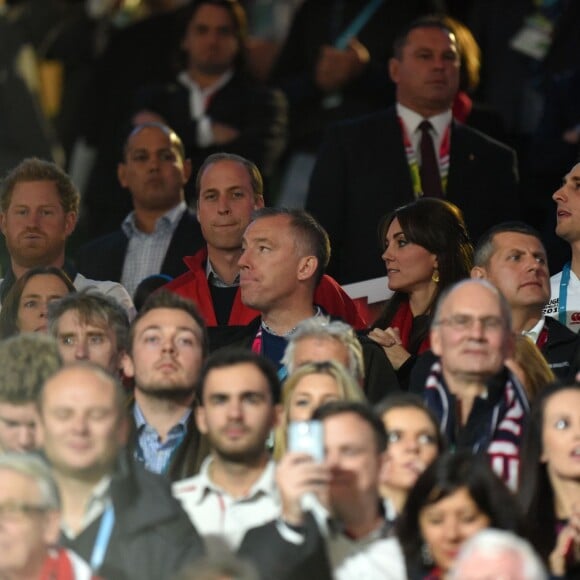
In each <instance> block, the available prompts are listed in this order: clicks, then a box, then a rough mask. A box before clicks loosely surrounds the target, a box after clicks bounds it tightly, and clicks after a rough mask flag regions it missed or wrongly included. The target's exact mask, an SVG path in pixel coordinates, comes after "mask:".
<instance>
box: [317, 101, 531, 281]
mask: <svg viewBox="0 0 580 580" xmlns="http://www.w3.org/2000/svg"><path fill="white" fill-rule="evenodd" d="M517 183H518V177H517V169H516V155H515V152H514V151H512V150H511V149H509V148H508V147H506V146H504V145H502V144H500V143H498V142H497V141H494V140H493V139H491V138H489V137H487V136H486V135H484V134H483V133H479V132H478V131H476V130H474V129H471V128H469V127H466V126H464V125H461V124H459V123H457V122H453V125H452V130H451V153H450V167H449V175H448V186H447V196H446V197H447V199H448V200H449V201H451V202H453V203H454V204H456V205H458V206H459V207H460V208H461V210H462V211H463V214H464V217H465V221H466V223H467V227H468V229H469V232H470V234H471V237H472V238H473V240H474V241H476V240H477V238H478V237H479V236H480V235H481V234H482V233H483V232H484V231H485V230H487V229H488V228H489V227H490V226H492V225H494V224H496V223H498V222H501V221H505V220H508V219H518V218H519V216H520V209H519V200H518V197H517ZM413 199H414V195H413V187H412V183H411V175H410V172H409V166H408V164H407V158H406V156H405V150H404V147H403V140H402V136H401V129H400V126H399V123H398V120H397V113H396V109H395V108H394V107H392V108H390V109H387V110H386V111H382V112H380V113H376V114H374V115H369V116H367V117H363V118H360V119H356V120H353V121H347V122H344V123H340V124H337V125H334V126H333V127H331V128H330V129H329V131H328V133H327V135H326V139H325V141H324V143H323V145H322V147H321V150H320V152H319V156H318V160H317V162H316V166H315V168H314V172H313V174H312V179H311V182H310V190H309V195H308V200H307V203H306V209H308V210H309V211H310V212H312V213H313V215H314V216H315V217H316V218H317V219H318V220H319V221H320V223H321V224H322V225H323V226H324V227H325V229H326V230H327V232H328V234H329V236H330V241H331V244H332V257H331V263H330V266H329V268H328V270H327V271H328V273H329V274H330V275H331V276H333V277H334V278H336V279H337V280H338V282H339V283H341V284H346V283H350V282H358V281H361V280H367V279H369V278H377V277H379V276H384V275H385V267H384V264H383V263H382V260H381V253H382V250H381V246H380V243H379V240H378V235H377V228H378V225H379V223H380V220H381V218H382V216H384V215H386V214H388V213H390V212H391V211H393V210H394V209H396V208H397V207H399V206H401V205H404V204H406V203H409V202H411V201H413Z"/></svg>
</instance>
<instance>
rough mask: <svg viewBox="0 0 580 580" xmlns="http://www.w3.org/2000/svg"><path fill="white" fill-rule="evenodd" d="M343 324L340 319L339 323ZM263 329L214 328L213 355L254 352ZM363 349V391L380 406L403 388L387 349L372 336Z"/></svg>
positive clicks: (363, 341) (252, 326)
mask: <svg viewBox="0 0 580 580" xmlns="http://www.w3.org/2000/svg"><path fill="white" fill-rule="evenodd" d="M337 320H340V319H337ZM259 328H260V317H259V316H258V317H257V318H254V320H252V322H250V323H249V324H248V325H246V326H210V327H208V329H207V332H208V335H209V344H210V352H215V351H216V350H221V349H227V348H247V349H251V348H252V344H253V342H254V338H255V336H256V333H257V332H258V329H259ZM357 336H358V339H359V341H360V343H361V346H362V351H363V363H364V371H365V379H364V384H363V390H364V392H365V395H366V396H367V399H368V400H369V401H370V402H371V403H377V402H378V401H381V400H382V399H383V398H385V397H386V396H387V395H390V394H393V393H398V392H399V391H400V390H401V388H400V386H399V381H398V380H397V374H396V373H395V371H394V369H393V367H392V365H391V363H390V362H389V359H388V358H387V357H386V356H385V353H384V352H383V349H382V347H381V346H379V345H378V344H377V343H376V342H375V341H373V340H371V339H370V338H369V337H368V336H364V335H362V334H358V335H357Z"/></svg>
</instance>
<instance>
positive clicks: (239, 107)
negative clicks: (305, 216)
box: [135, 73, 288, 199]
mask: <svg viewBox="0 0 580 580" xmlns="http://www.w3.org/2000/svg"><path fill="white" fill-rule="evenodd" d="M189 99H190V92H189V89H188V88H186V87H185V86H184V85H182V84H181V83H180V82H179V81H177V82H174V83H170V84H167V85H153V86H150V87H145V88H143V89H141V91H140V92H139V93H138V95H137V97H136V102H135V110H136V111H139V110H143V109H146V110H150V111H154V112H155V113H158V114H159V115H161V116H162V117H163V118H164V119H165V121H166V122H167V124H168V125H169V126H170V127H171V128H172V129H173V130H174V131H175V132H176V133H177V134H178V135H179V136H180V137H181V138H182V140H183V145H184V146H185V153H186V156H187V157H188V158H189V159H191V164H192V169H193V175H195V173H196V172H197V170H198V169H199V167H200V165H201V164H202V163H203V161H204V159H205V158H206V157H207V156H208V155H211V154H212V153H217V152H222V151H226V152H228V153H236V154H238V155H242V156H243V157H246V158H247V159H251V160H252V161H253V162H254V163H255V164H256V165H257V166H258V168H259V169H260V171H261V172H262V175H264V176H265V177H267V176H269V175H270V174H271V173H272V171H273V170H274V169H275V164H276V161H277V159H278V157H279V156H280V154H281V153H282V149H283V148H284V146H285V144H286V128H287V123H288V112H287V103H286V99H285V97H284V95H283V94H282V92H281V91H278V90H274V89H270V88H267V87H262V86H260V85H258V84H257V83H255V82H253V81H251V80H250V79H248V78H246V77H245V76H243V75H242V74H240V73H235V74H234V76H233V77H232V78H231V79H230V80H229V81H228V82H227V83H226V84H225V85H224V86H223V87H221V88H220V89H219V90H218V91H216V92H215V93H214V94H213V95H212V97H211V99H210V102H209V104H208V107H207V111H206V113H207V115H208V116H209V117H211V119H212V120H213V121H218V122H220V123H224V124H226V125H229V126H231V127H234V128H235V129H237V130H238V131H239V136H238V137H237V138H236V139H234V140H233V141H231V142H229V143H226V144H223V145H217V144H214V145H210V146H208V147H200V146H199V145H198V144H197V121H196V120H195V119H192V118H191V111H190V100H189ZM194 185H195V183H194V180H191V181H190V183H189V184H188V186H189V187H188V188H186V191H187V190H188V189H189V190H190V191H191V190H193V189H194V187H193V186H194ZM188 199H189V197H188Z"/></svg>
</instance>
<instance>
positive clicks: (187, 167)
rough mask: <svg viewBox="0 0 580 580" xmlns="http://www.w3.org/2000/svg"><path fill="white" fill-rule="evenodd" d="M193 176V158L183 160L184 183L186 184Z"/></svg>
mask: <svg viewBox="0 0 580 580" xmlns="http://www.w3.org/2000/svg"><path fill="white" fill-rule="evenodd" d="M190 177H191V159H184V160H183V185H185V184H186V183H187V182H188V181H189V178H190Z"/></svg>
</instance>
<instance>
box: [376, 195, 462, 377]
mask: <svg viewBox="0 0 580 580" xmlns="http://www.w3.org/2000/svg"><path fill="white" fill-rule="evenodd" d="M380 236H381V240H382V241H383V243H384V248H385V251H384V253H383V255H382V258H383V260H384V261H385V266H386V269H387V275H388V279H389V281H388V284H389V289H391V290H394V294H393V296H392V298H391V299H390V300H389V302H388V303H387V304H386V306H385V309H384V311H383V312H382V314H381V315H380V316H379V318H378V319H377V320H376V322H375V323H374V325H373V329H372V330H371V332H370V333H369V337H370V338H371V339H373V340H374V341H375V342H377V343H378V344H380V345H381V346H382V347H383V350H384V352H385V355H386V356H387V358H388V359H389V361H390V362H391V364H392V365H393V368H394V369H395V371H396V372H397V377H398V379H399V383H400V385H401V387H403V388H406V386H407V382H408V377H409V373H410V371H411V368H412V366H413V364H414V361H415V357H416V355H418V354H421V353H422V352H424V351H426V350H428V349H429V346H430V345H429V326H430V324H431V315H432V312H433V309H434V306H435V303H436V301H437V298H438V297H439V295H440V293H441V292H442V291H443V290H444V289H445V288H447V287H449V286H451V285H452V284H454V283H455V282H458V281H459V280H462V279H463V278H467V277H469V273H470V270H471V267H472V265H473V245H472V244H471V241H470V239H469V235H468V233H467V229H466V226H465V222H464V221H463V215H462V214H461V211H460V210H459V208H458V207H457V206H455V205H453V204H452V203H449V202H447V201H443V200H441V199H435V198H422V199H418V200H416V201H414V202H412V203H409V204H408V205H405V206H402V207H400V208H398V209H396V210H395V211H394V212H393V213H392V214H391V215H389V216H387V217H386V218H385V219H384V220H383V222H382V224H381V227H380Z"/></svg>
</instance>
